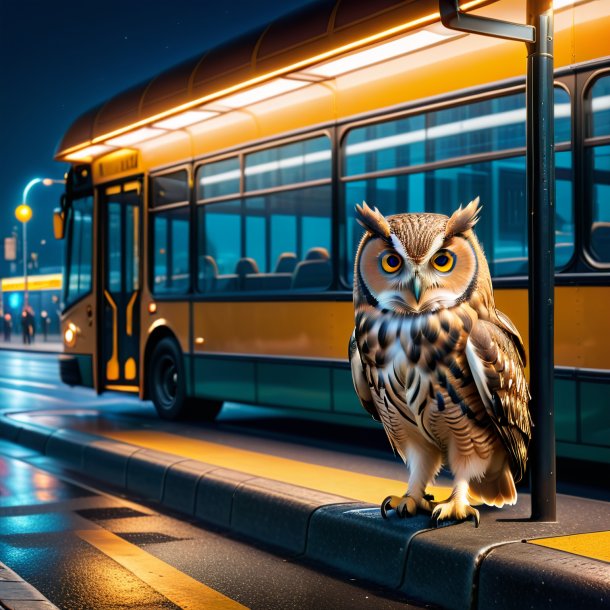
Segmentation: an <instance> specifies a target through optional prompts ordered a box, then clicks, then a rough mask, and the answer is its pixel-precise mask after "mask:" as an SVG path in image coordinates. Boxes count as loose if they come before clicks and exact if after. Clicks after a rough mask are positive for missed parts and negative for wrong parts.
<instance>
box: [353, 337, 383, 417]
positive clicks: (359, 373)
mask: <svg viewBox="0 0 610 610" xmlns="http://www.w3.org/2000/svg"><path fill="white" fill-rule="evenodd" d="M348 355H349V363H350V365H351V367H352V379H353V381H354V388H355V390H356V394H358V398H359V399H360V403H361V404H362V406H363V407H364V408H365V409H366V410H367V411H368V412H369V414H370V415H371V417H372V418H373V419H375V420H377V421H381V418H380V417H379V413H378V412H377V407H376V406H375V402H374V401H373V396H372V394H371V388H370V387H369V384H368V381H367V379H366V375H365V373H364V369H363V367H362V359H361V358H360V351H359V350H358V343H357V342H356V331H355V330H354V332H353V333H352V336H351V338H350V340H349V348H348Z"/></svg>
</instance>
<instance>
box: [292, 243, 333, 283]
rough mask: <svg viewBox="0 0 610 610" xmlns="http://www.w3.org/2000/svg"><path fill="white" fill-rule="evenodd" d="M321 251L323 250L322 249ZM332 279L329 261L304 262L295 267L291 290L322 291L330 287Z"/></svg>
mask: <svg viewBox="0 0 610 610" xmlns="http://www.w3.org/2000/svg"><path fill="white" fill-rule="evenodd" d="M312 249H313V248H312ZM321 249H322V250H324V248H321ZM332 279H333V272H332V268H331V265H330V260H328V259H326V260H319V259H318V260H315V259H314V260H304V261H301V262H300V263H298V264H297V266H296V267H295V270H294V273H293V275H292V286H291V288H292V289H293V290H299V289H303V288H306V289H312V288H319V289H320V290H324V289H326V288H328V286H330V283H331V281H332Z"/></svg>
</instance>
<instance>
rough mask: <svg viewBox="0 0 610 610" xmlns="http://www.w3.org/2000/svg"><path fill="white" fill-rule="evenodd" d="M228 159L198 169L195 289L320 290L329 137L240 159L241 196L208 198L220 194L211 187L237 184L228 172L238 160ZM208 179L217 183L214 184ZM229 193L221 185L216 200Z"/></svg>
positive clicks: (327, 220) (326, 243)
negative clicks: (228, 161)
mask: <svg viewBox="0 0 610 610" xmlns="http://www.w3.org/2000/svg"><path fill="white" fill-rule="evenodd" d="M231 162H232V165H230V166H229V165H227V164H226V163H227V160H225V161H220V162H214V163H210V164H206V165H202V166H201V167H200V168H199V170H198V174H197V177H198V180H197V183H198V185H199V190H198V195H199V196H203V199H202V200H201V201H202V203H203V205H200V206H199V212H198V222H199V229H198V235H199V245H198V255H199V271H198V287H199V290H200V291H202V292H206V293H218V292H223V293H226V292H234V291H238V292H243V291H246V292H251V291H253V292H260V291H272V292H273V291H297V290H300V291H319V290H325V289H327V288H328V287H329V286H330V284H331V282H332V265H331V259H330V252H331V233H332V231H331V224H332V204H331V186H330V181H331V151H330V141H329V139H328V138H327V137H326V136H319V137H315V138H311V139H309V140H303V141H299V142H294V143H290V144H285V145H282V146H277V147H273V148H268V149H265V150H261V151H256V152H253V153H250V154H247V155H245V160H244V168H245V170H244V176H243V178H244V179H243V180H242V183H244V184H245V192H243V193H241V195H242V197H241V198H240V199H228V200H227V199H223V200H222V201H219V200H218V199H216V200H214V197H216V198H217V197H219V196H220V195H221V192H220V191H219V190H218V189H217V188H216V187H215V188H214V190H212V191H210V190H208V189H209V187H210V186H213V185H214V184H222V183H227V184H228V183H229V182H230V183H231V184H232V185H233V187H232V188H237V185H238V184H239V182H240V175H239V173H238V174H235V173H234V172H235V171H236V168H238V167H239V164H238V162H237V159H235V160H231ZM221 164H225V165H221ZM215 176H222V177H223V178H222V181H214V180H215V178H214V177H215ZM213 178H214V180H212V179H213ZM211 180H212V182H210V181H211ZM308 183H309V184H308ZM278 189H280V190H278ZM228 190H229V189H228V188H227V187H225V188H224V190H223V191H222V195H227V194H228ZM250 191H254V192H253V194H252V195H250V194H249V193H250ZM209 198H212V201H209Z"/></svg>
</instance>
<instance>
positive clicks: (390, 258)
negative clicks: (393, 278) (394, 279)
mask: <svg viewBox="0 0 610 610" xmlns="http://www.w3.org/2000/svg"><path fill="white" fill-rule="evenodd" d="M401 267H402V259H401V258H400V256H398V254H396V253H394V252H386V253H385V254H384V255H383V256H382V257H381V268H382V269H383V270H384V271H385V272H386V273H396V272H397V271H398V270H399V269H400V268H401Z"/></svg>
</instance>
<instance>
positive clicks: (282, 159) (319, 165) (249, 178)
mask: <svg viewBox="0 0 610 610" xmlns="http://www.w3.org/2000/svg"><path fill="white" fill-rule="evenodd" d="M245 174H246V191H258V190H262V189H272V188H277V187H280V186H287V185H289V184H299V183H301V182H312V181H314V180H324V179H330V177H331V151H330V141H329V139H328V138H327V137H326V136H320V137H317V138H312V139H310V140H302V141H300V142H295V143H293V144H285V145H284V146H276V147H275V148H267V149H265V150H261V151H258V152H255V153H251V154H249V155H247V156H246V169H245Z"/></svg>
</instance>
